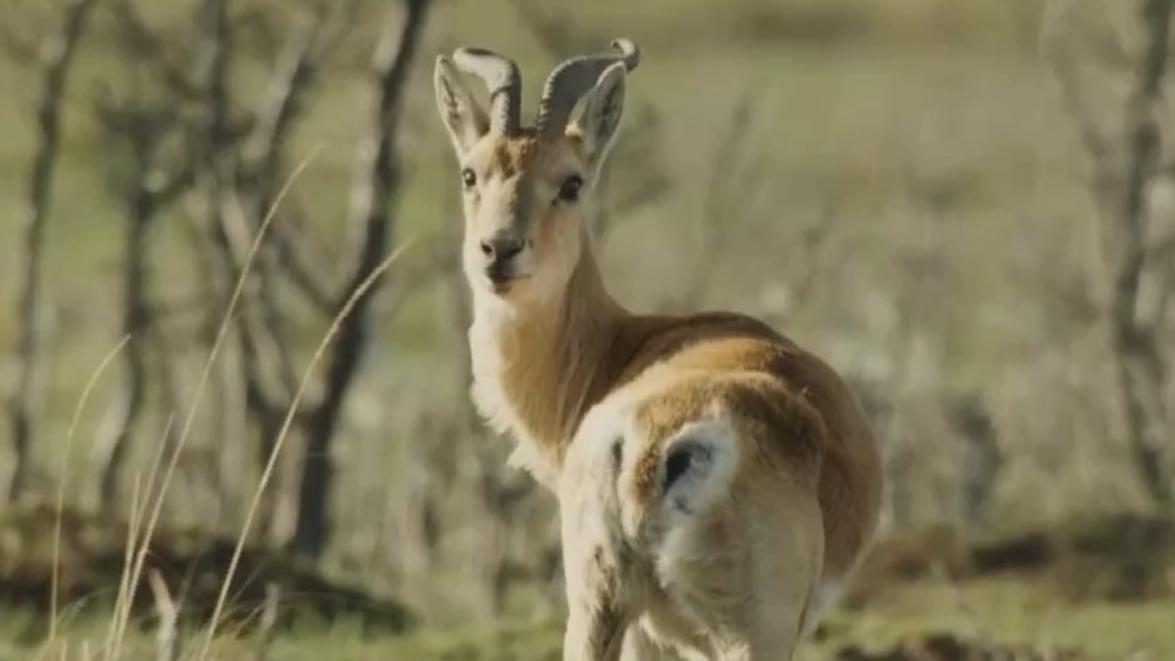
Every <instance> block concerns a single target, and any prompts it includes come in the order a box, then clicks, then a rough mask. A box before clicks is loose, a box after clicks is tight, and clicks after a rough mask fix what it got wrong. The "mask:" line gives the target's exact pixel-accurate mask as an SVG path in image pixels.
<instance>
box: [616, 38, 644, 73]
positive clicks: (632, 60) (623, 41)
mask: <svg viewBox="0 0 1175 661" xmlns="http://www.w3.org/2000/svg"><path fill="white" fill-rule="evenodd" d="M612 48H613V49H615V50H617V51H620V56H621V58H623V59H624V66H625V68H626V69H628V70H629V71H632V70H633V69H635V68H636V66H637V65H638V64H640V61H641V51H640V49H639V48H637V47H636V44H635V43H633V41H632V39H628V38H626V37H617V38H616V39H613V40H612Z"/></svg>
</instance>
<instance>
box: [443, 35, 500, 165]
mask: <svg viewBox="0 0 1175 661" xmlns="http://www.w3.org/2000/svg"><path fill="white" fill-rule="evenodd" d="M433 84H434V86H435V87H436V93H437V109H438V110H439V111H440V114H441V121H443V122H444V123H445V128H446V129H448V131H449V138H450V139H451V140H452V141H453V149H455V150H456V151H457V156H458V157H460V156H464V155H465V153H466V152H468V151H469V150H470V148H472V147H473V145H474V144H475V143H476V142H477V141H478V140H479V139H480V138H481V137H482V136H483V135H485V134H486V131H487V130H488V126H489V122H488V121H487V120H486V113H485V110H483V109H482V108H481V106H479V105H478V104H477V102H476V101H474V99H473V95H472V94H471V93H470V92H469V88H468V87H466V86H465V83H464V82H462V80H461V76H460V75H459V74H458V73H457V68H456V67H454V66H453V62H452V61H451V60H449V58H447V57H445V56H443V55H442V56H440V57H438V58H437V66H436V74H435V75H434V78H433Z"/></svg>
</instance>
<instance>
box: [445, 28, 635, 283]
mask: <svg viewBox="0 0 1175 661" xmlns="http://www.w3.org/2000/svg"><path fill="white" fill-rule="evenodd" d="M638 60H639V54H638V51H637V49H636V46H635V45H633V43H632V42H631V41H628V40H626V39H619V40H617V41H616V42H614V43H613V51H612V52H609V53H606V54H600V55H589V56H583V57H577V58H572V59H570V60H567V61H566V62H564V63H563V64H561V65H559V66H558V67H557V68H556V69H555V70H554V71H553V72H552V73H551V75H550V77H549V78H548V79H547V83H546V86H545V88H544V90H543V96H542V100H541V101H540V103H539V109H538V115H537V117H536V119H535V123H534V125H533V126H523V125H522V122H521V119H520V107H521V103H522V98H521V94H522V84H521V79H520V76H519V73H518V66H517V65H516V64H515V63H514V62H512V61H511V60H508V59H506V58H504V57H502V56H500V55H497V54H495V53H492V52H490V51H487V50H483V49H477V48H462V49H459V50H457V51H456V52H455V53H454V55H453V59H452V60H450V59H449V58H447V57H444V56H441V57H439V58H437V65H436V78H435V85H436V94H437V104H438V106H439V109H440V114H441V119H442V120H443V121H444V124H445V127H446V128H447V129H448V132H449V136H450V138H451V139H452V142H453V148H454V150H455V151H456V153H457V160H458V161H459V163H460V170H459V172H460V177H461V186H462V188H463V191H464V192H463V199H464V211H465V239H464V242H463V246H462V258H463V262H464V265H465V273H466V276H467V277H468V278H469V281H470V284H471V286H472V287H473V289H474V292H475V293H476V294H479V295H481V294H484V295H487V296H489V297H490V298H491V299H493V300H497V301H503V302H506V303H507V304H527V303H533V302H535V301H541V300H545V299H548V298H551V297H552V296H556V295H558V294H559V293H560V292H562V291H563V290H564V289H565V287H566V286H567V283H568V282H569V280H570V278H571V275H572V273H573V272H574V271H575V268H576V265H577V264H578V263H579V262H580V259H581V258H582V256H583V255H584V253H585V251H587V250H589V249H590V248H589V241H588V237H589V234H588V231H589V227H590V223H591V222H592V220H593V219H594V217H595V215H596V210H597V204H598V200H597V194H596V189H597V184H598V182H599V176H600V169H601V166H602V165H603V163H604V160H605V159H606V158H607V155H608V150H609V148H610V147H611V145H612V142H613V138H615V136H616V129H617V127H618V126H619V124H620V117H621V113H622V110H623V107H624V77H625V74H626V73H627V72H628V71H631V70H632V69H633V68H634V67H636V65H637V62H638ZM458 71H463V72H465V73H469V74H473V75H475V76H477V77H479V78H481V79H483V80H484V81H485V83H486V86H487V87H488V88H489V108H488V112H487V110H486V109H483V108H482V107H481V106H480V105H479V104H478V102H477V101H476V100H474V97H473V94H471V92H470V90H469V88H468V87H467V86H466V85H465V83H464V82H463V81H462V79H461V76H460V75H459V73H458ZM581 102H582V103H581Z"/></svg>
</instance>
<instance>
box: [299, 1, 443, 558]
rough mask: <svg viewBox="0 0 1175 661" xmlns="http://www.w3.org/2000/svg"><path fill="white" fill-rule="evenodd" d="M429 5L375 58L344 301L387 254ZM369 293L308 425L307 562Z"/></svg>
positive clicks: (415, 4)
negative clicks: (411, 80) (373, 104)
mask: <svg viewBox="0 0 1175 661" xmlns="http://www.w3.org/2000/svg"><path fill="white" fill-rule="evenodd" d="M428 6H429V2H428V0H405V2H404V7H405V14H404V17H403V20H402V23H401V25H400V26H399V29H398V30H397V29H396V28H397V26H396V25H395V24H394V23H391V24H389V25H388V27H387V29H386V30H385V32H384V36H383V38H382V39H381V42H380V44H379V47H378V48H377V51H376V55H375V71H376V85H377V108H376V114H375V118H374V126H373V127H372V129H371V134H370V136H369V138H368V140H367V142H366V143H365V144H363V145H362V147H361V152H360V153H361V161H360V169H359V172H358V175H357V176H358V179H357V181H356V187H357V189H356V195H355V197H354V198H353V199H354V200H355V201H356V202H355V206H354V207H353V209H352V216H353V219H354V221H355V222H357V223H358V224H359V225H361V228H362V232H361V243H360V245H359V247H358V249H359V254H358V259H357V260H356V267H355V270H354V272H353V273H352V275H351V277H350V278H349V279H348V285H347V287H346V289H345V290H344V295H343V297H342V298H341V299H340V304H339V305H340V307H341V305H342V301H346V298H347V296H349V295H350V293H351V292H352V291H354V290H355V288H356V287H357V286H358V285H359V284H360V283H361V282H363V281H364V280H365V279H366V278H367V277H368V276H369V275H370V274H371V272H372V271H373V270H374V269H375V268H376V267H377V266H378V265H379V264H380V262H381V261H382V260H383V258H384V257H385V256H386V254H387V251H388V248H389V244H390V243H391V235H392V221H393V218H392V215H391V209H390V207H391V204H392V198H393V195H394V193H395V191H396V188H397V186H398V185H399V177H398V173H397V168H396V162H395V137H396V131H397V130H398V127H399V122H400V114H401V106H402V102H403V97H404V93H405V89H406V84H407V81H408V73H409V71H410V68H411V65H412V63H413V61H414V56H415V54H416V48H417V44H418V42H419V38H420V33H421V28H422V27H423V25H424V18H425V14H426V10H427V9H428ZM374 292H375V289H373V290H372V291H371V292H369V293H368V294H367V295H366V296H364V297H363V298H361V299H360V300H359V301H358V302H357V303H356V305H355V308H354V311H353V312H352V313H351V315H350V316H349V317H347V318H346V319H344V320H343V321H342V324H341V326H340V328H339V333H338V340H337V342H336V344H335V346H334V349H333V351H332V354H331V356H330V362H329V366H328V368H327V376H326V383H325V386H324V395H323V398H322V400H321V401H320V402H319V404H318V406H317V407H316V408H315V410H314V411H313V412H312V414H311V419H310V421H309V423H308V425H307V438H306V447H305V457H304V460H303V462H302V477H301V482H300V484H299V493H298V511H297V519H296V524H295V529H294V537H293V540H291V547H292V549H293V550H294V551H295V552H296V553H299V554H301V555H304V556H306V557H308V558H312V559H317V558H319V557H321V555H322V552H323V550H324V549H325V547H326V543H327V541H328V539H329V537H330V526H329V512H330V495H331V489H332V486H333V484H332V483H333V478H334V466H333V463H332V461H331V457H330V441H331V438H332V437H333V436H334V433H335V430H336V428H337V427H338V422H339V415H340V413H341V412H342V406H343V401H344V398H345V396H346V394H347V391H348V389H349V387H350V385H351V382H352V381H353V378H354V376H355V372H356V368H357V367H358V366H359V360H360V358H361V356H362V354H363V351H364V349H365V348H366V345H367V343H368V340H369V324H370V322H371V320H370V318H369V317H370V308H371V300H372V297H373V295H374Z"/></svg>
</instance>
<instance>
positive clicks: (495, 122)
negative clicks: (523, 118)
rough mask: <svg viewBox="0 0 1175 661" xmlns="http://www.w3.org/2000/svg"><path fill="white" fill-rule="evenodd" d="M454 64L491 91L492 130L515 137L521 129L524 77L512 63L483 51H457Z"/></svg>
mask: <svg viewBox="0 0 1175 661" xmlns="http://www.w3.org/2000/svg"><path fill="white" fill-rule="evenodd" d="M453 62H454V63H455V64H456V65H457V66H458V67H460V69H461V70H462V71H464V72H466V73H470V74H473V75H475V76H477V77H479V78H481V79H482V80H484V81H485V84H486V87H487V88H488V89H489V91H490V130H491V131H493V132H496V133H503V134H506V135H512V134H514V133H517V132H518V129H519V123H520V120H519V108H520V107H521V103H522V77H521V76H520V75H519V74H518V65H517V64H515V63H514V61H513V60H510V59H508V58H505V57H502V56H501V55H498V54H497V53H494V52H492V51H488V50H486V49H484V48H458V49H457V50H456V52H454V53H453Z"/></svg>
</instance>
